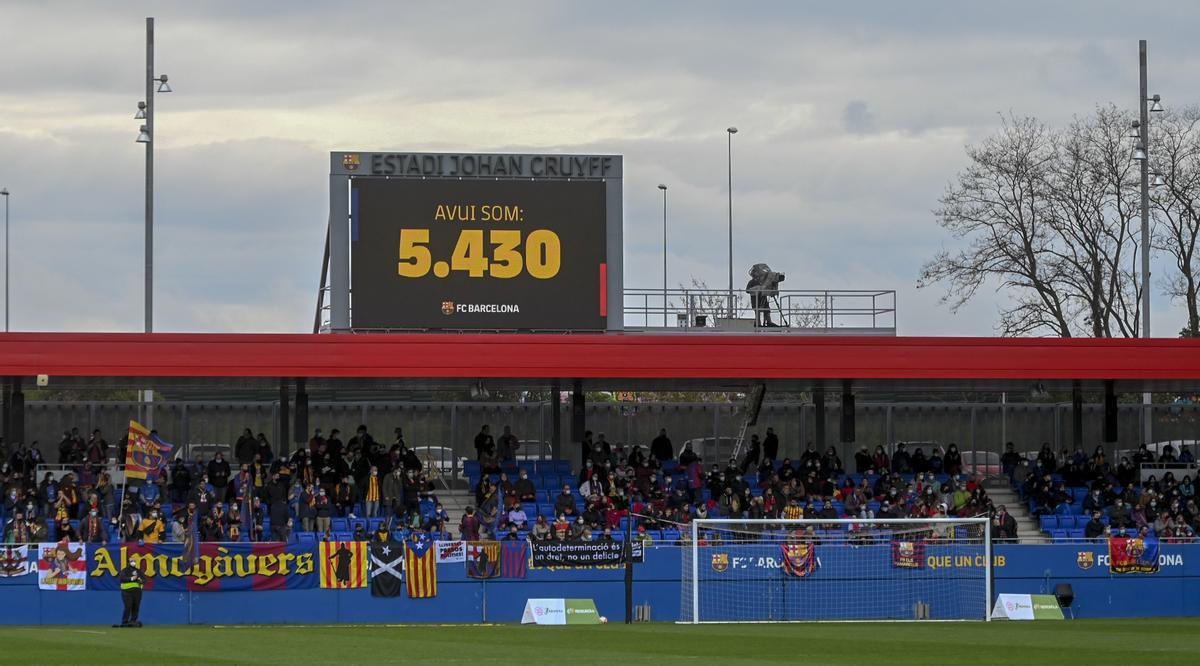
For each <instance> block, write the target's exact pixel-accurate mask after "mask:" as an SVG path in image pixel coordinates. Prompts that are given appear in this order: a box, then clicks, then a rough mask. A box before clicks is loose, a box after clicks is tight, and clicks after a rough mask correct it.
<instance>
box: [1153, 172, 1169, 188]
mask: <svg viewBox="0 0 1200 666" xmlns="http://www.w3.org/2000/svg"><path fill="white" fill-rule="evenodd" d="M1166 184H1167V181H1165V180H1163V177H1162V174H1161V173H1158V172H1157V171H1156V172H1154V179H1153V180H1151V181H1150V187H1162V186H1163V185H1166Z"/></svg>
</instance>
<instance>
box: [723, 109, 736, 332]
mask: <svg viewBox="0 0 1200 666" xmlns="http://www.w3.org/2000/svg"><path fill="white" fill-rule="evenodd" d="M734 134H737V128H736V127H730V128H729V129H727V130H725V136H726V138H728V142H727V147H728V150H727V151H726V158H727V163H728V172H729V318H730V319H733V318H734V315H735V311H734V307H733V135H734Z"/></svg>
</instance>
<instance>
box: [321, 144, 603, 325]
mask: <svg viewBox="0 0 1200 666" xmlns="http://www.w3.org/2000/svg"><path fill="white" fill-rule="evenodd" d="M338 156H339V154H335V158H336V157H338ZM340 157H341V166H342V169H343V170H344V171H345V172H346V186H347V188H348V193H347V200H346V204H347V209H348V219H347V223H348V234H347V235H348V239H347V241H348V242H347V245H348V246H349V247H348V250H349V271H348V272H349V295H348V299H347V300H348V301H349V318H348V319H349V324H350V325H349V327H348V329H349V330H358V331H363V330H372V331H379V330H382V331H388V330H395V331H401V330H404V331H412V330H433V331H437V330H468V331H469V330H495V331H530V330H532V331H537V330H546V331H571V330H580V331H583V330H587V331H598V330H605V329H610V328H619V325H618V326H611V325H610V318H609V312H608V310H609V304H610V300H612V298H613V297H614V295H615V297H616V298H617V299H619V298H620V296H619V294H620V286H621V281H620V275H619V269H620V158H619V157H615V156H576V155H496V154H407V153H342V154H340ZM335 171H336V169H335ZM339 185H340V184H339V183H338V182H336V181H332V187H333V188H337V187H339ZM614 185H615V188H614ZM614 195H615V196H614ZM335 198H336V197H334V196H331V205H336V204H333V203H332V201H333V200H334V199H335ZM613 204H615V206H614V205H613ZM614 207H615V208H616V210H615V211H614V210H612V208H614ZM614 220H615V224H614ZM614 226H615V227H616V231H615V234H614V229H613V227H614ZM332 240H333V239H332V227H331V244H332ZM614 248H615V252H614V251H613V249H614ZM335 251H336V249H334V248H332V245H331V253H332V252H335ZM612 254H616V255H617V260H616V261H615V262H613V261H611V258H612V257H611V255H612ZM331 259H332V256H331ZM333 267H334V263H333V262H332V261H331V269H332V268H333ZM614 269H615V270H616V271H618V272H617V274H616V275H614ZM334 272H335V271H334V270H331V281H330V285H331V291H336V289H337V285H336V284H335V282H336V281H335V280H333V279H332V278H333V273H334ZM614 288H615V289H614ZM331 304H332V305H333V306H334V309H336V302H335V299H334V298H333V295H332V294H331ZM613 305H614V306H615V310H616V311H617V312H616V313H615V315H616V316H615V317H614V319H616V320H618V321H619V319H620V312H619V311H620V301H619V300H616V301H615V302H614V303H613ZM334 320H335V317H334V316H332V315H331V322H332V321H334ZM334 328H335V329H336V328H337V327H334Z"/></svg>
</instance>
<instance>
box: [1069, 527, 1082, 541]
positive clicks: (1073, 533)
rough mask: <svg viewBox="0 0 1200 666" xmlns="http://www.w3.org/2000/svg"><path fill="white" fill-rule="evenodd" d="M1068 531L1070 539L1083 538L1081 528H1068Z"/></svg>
mask: <svg viewBox="0 0 1200 666" xmlns="http://www.w3.org/2000/svg"><path fill="white" fill-rule="evenodd" d="M1068 533H1069V534H1070V536H1071V538H1072V539H1082V538H1083V530H1082V529H1073V530H1068Z"/></svg>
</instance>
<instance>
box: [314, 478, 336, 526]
mask: <svg viewBox="0 0 1200 666" xmlns="http://www.w3.org/2000/svg"><path fill="white" fill-rule="evenodd" d="M316 510H317V531H318V532H320V533H321V534H325V533H326V532H328V531H329V526H330V523H331V522H332V519H333V503H332V502H330V501H329V497H328V496H327V495H326V494H325V489H324V488H321V489H320V490H318V491H317V498H316Z"/></svg>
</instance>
